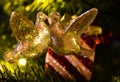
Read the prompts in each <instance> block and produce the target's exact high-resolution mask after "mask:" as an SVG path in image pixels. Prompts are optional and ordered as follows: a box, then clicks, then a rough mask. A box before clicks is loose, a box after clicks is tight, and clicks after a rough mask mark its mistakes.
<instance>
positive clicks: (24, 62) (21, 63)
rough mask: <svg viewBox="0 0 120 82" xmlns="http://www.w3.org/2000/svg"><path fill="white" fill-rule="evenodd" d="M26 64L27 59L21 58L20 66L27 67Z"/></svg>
mask: <svg viewBox="0 0 120 82" xmlns="http://www.w3.org/2000/svg"><path fill="white" fill-rule="evenodd" d="M26 63H27V61H26V59H25V58H21V59H19V65H22V66H25V65H26Z"/></svg>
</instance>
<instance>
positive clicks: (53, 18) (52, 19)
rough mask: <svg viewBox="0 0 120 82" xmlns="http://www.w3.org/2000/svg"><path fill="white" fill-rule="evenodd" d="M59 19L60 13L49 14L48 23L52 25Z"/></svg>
mask: <svg viewBox="0 0 120 82" xmlns="http://www.w3.org/2000/svg"><path fill="white" fill-rule="evenodd" d="M60 17H61V16H60V13H58V12H51V13H50V14H49V23H50V24H53V23H56V22H58V21H59V20H60Z"/></svg>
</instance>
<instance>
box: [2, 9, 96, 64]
mask: <svg viewBox="0 0 120 82" xmlns="http://www.w3.org/2000/svg"><path fill="white" fill-rule="evenodd" d="M97 13H98V10H97V9H96V8H92V9H90V10H88V11H86V12H84V13H83V14H81V15H80V16H77V17H76V18H73V19H71V18H69V17H70V16H69V15H67V14H65V15H64V16H63V17H62V18H61V15H60V13H58V12H51V13H50V14H48V16H47V15H46V14H44V13H43V12H38V13H37V16H36V22H35V25H34V23H33V22H32V21H31V20H29V19H28V18H26V17H25V16H23V15H22V14H21V13H19V12H18V11H13V12H12V14H11V17H10V27H11V29H12V31H13V34H14V35H15V37H16V39H17V41H18V43H17V45H16V47H15V48H14V49H12V50H11V51H8V52H5V54H4V59H5V60H6V61H8V62H14V61H16V60H18V59H19V58H22V57H27V58H33V57H36V56H41V55H42V54H43V53H44V52H47V49H48V48H49V47H51V48H52V49H53V51H54V52H55V53H57V54H63V55H70V54H73V55H83V56H90V55H92V54H93V53H94V51H93V50H92V49H90V48H86V47H84V46H83V45H84V44H85V41H83V40H82V38H81V36H82V34H83V33H84V32H86V30H87V29H88V27H89V26H90V25H91V23H92V22H93V21H94V19H95V18H96V15H97ZM79 41H81V43H84V44H81V43H80V42H79ZM81 53H82V54H81Z"/></svg>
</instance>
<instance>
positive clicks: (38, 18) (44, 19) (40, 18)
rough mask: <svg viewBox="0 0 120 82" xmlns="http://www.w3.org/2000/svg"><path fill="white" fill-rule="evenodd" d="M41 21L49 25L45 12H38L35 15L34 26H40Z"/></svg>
mask: <svg viewBox="0 0 120 82" xmlns="http://www.w3.org/2000/svg"><path fill="white" fill-rule="evenodd" d="M41 22H44V23H45V24H46V25H49V23H48V16H47V15H46V14H44V13H43V12H38V13H37V16H36V22H35V26H36V27H38V28H40V27H41Z"/></svg>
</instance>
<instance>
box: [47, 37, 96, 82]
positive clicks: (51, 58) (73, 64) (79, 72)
mask: <svg viewBox="0 0 120 82" xmlns="http://www.w3.org/2000/svg"><path fill="white" fill-rule="evenodd" d="M79 44H80V45H81V46H82V47H84V48H86V49H90V50H92V49H91V48H90V47H89V46H88V45H87V44H86V43H85V41H84V40H82V39H81V38H80V39H79ZM83 51H84V50H83ZM92 51H93V50H92ZM83 54H85V53H84V52H83V53H82V52H81V54H79V55H74V54H70V55H63V54H57V53H55V52H54V50H53V49H52V48H51V47H50V48H48V51H47V53H46V61H45V62H46V65H45V68H46V71H48V70H49V72H50V71H55V72H57V74H58V75H59V76H62V77H63V78H69V79H71V80H77V81H89V80H90V79H91V75H92V68H93V62H94V56H95V53H94V52H93V53H92V55H90V56H84V55H83ZM87 54H91V53H87Z"/></svg>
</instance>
